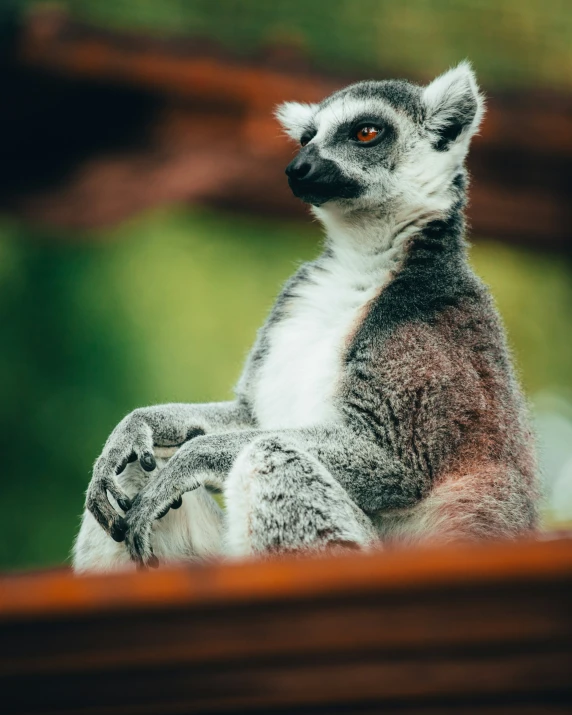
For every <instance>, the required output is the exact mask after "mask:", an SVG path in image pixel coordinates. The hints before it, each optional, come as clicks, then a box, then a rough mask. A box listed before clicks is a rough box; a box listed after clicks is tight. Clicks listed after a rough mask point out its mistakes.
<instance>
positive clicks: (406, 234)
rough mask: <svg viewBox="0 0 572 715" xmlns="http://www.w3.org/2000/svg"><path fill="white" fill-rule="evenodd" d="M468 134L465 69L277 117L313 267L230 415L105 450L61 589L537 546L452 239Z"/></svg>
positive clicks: (514, 418) (228, 408) (527, 469)
mask: <svg viewBox="0 0 572 715" xmlns="http://www.w3.org/2000/svg"><path fill="white" fill-rule="evenodd" d="M482 114H483V100H482V98H481V96H480V95H479V92H478V89H477V85H476V82H475V78H474V75H473V73H472V71H471V69H470V67H469V65H468V64H466V63H463V64H461V65H459V66H458V67H456V68H455V69H453V70H450V71H449V72H447V73H445V74H444V75H442V76H441V77H438V78H437V79H436V80H435V81H434V82H432V83H431V84H429V85H428V86H427V87H425V88H422V87H419V86H416V85H413V84H410V83H408V82H404V81H383V82H378V81H368V82H360V83H358V84H354V85H351V86H349V87H347V88H345V89H343V90H341V91H339V92H336V93H335V94H333V95H332V96H330V97H328V98H327V99H325V100H324V101H323V102H321V103H320V104H315V105H302V104H297V103H287V104H285V105H283V106H282V107H281V108H280V109H279V110H278V114H277V116H278V118H279V120H280V121H281V123H282V124H283V126H284V127H285V129H286V131H287V133H288V134H289V135H290V136H291V137H292V138H293V139H295V140H296V141H298V142H299V144H300V145H301V146H300V151H299V153H298V155H297V156H296V158H295V159H294V160H293V161H292V162H291V163H290V164H289V166H288V168H287V169H286V174H287V175H288V181H289V184H290V187H291V189H292V191H293V192H294V194H295V195H296V196H297V197H299V198H301V199H302V200H304V201H305V202H307V203H309V204H312V206H313V212H314V214H315V215H316V216H317V217H318V218H319V219H320V220H321V222H322V223H323V224H324V226H325V229H326V240H325V248H324V251H323V253H322V255H321V256H320V257H319V258H318V259H317V260H315V261H313V262H311V263H307V264H305V265H303V266H302V267H301V268H300V269H299V270H298V272H297V273H296V274H295V275H294V276H293V277H292V278H291V279H290V280H289V281H288V282H287V284H286V285H285V287H284V289H283V290H282V293H281V294H280V296H279V298H278V300H277V302H276V304H275V306H274V308H273V309H272V311H271V313H270V316H269V318H268V319H267V321H266V323H265V324H264V326H263V327H262V328H261V330H260V331H259V334H258V338H257V340H256V343H255V345H254V347H253V349H252V352H251V353H250V356H249V358H248V360H247V363H246V366H245V369H244V373H243V375H242V378H241V379H240V382H239V384H238V387H237V390H236V400H235V401H233V402H223V403H218V404H205V405H190V404H170V405H162V406H156V407H148V408H143V409H138V410H135V412H133V413H131V414H130V415H128V416H127V417H125V419H123V420H122V421H121V422H120V423H119V425H118V426H117V427H116V428H115V430H114V431H113V432H112V434H111V436H110V437H109V439H108V440H107V443H106V444H105V447H104V449H103V453H102V454H101V456H100V457H99V459H98V460H97V462H96V464H95V469H94V474H93V479H92V481H91V484H90V486H89V489H88V492H87V510H86V512H85V516H84V520H83V524H82V526H81V530H80V533H79V536H78V539H77V542H76V545H75V551H74V563H75V567H76V569H78V570H85V569H90V568H102V569H105V568H112V567H114V566H119V565H125V564H128V563H130V560H132V561H134V562H136V563H139V564H150V565H155V564H156V562H157V560H158V559H160V560H168V559H174V558H189V557H193V556H201V555H205V554H211V553H218V552H220V551H223V552H226V553H231V554H252V553H254V554H261V553H273V552H280V551H288V550H297V549H304V548H308V549H317V550H319V549H325V548H336V547H349V548H361V547H367V546H370V545H373V544H375V543H378V542H388V541H396V540H397V541H402V542H403V541H405V542H413V541H419V540H422V539H436V540H451V539H482V538H503V537H515V536H517V535H519V534H524V533H526V532H529V531H530V530H533V529H534V528H535V525H536V521H537V484H536V467H535V457H534V445H533V437H532V435H531V431H530V429H529V426H528V418H527V410H526V406H525V403H524V400H523V397H522V395H521V392H520V389H519V386H518V384H517V381H516V379H515V376H514V372H513V368H512V365H511V359H510V355H509V352H508V350H507V347H506V344H505V337H504V333H503V328H502V326H501V322H500V320H499V317H498V315H497V312H496V310H495V307H494V305H493V302H492V300H491V298H490V296H489V293H488V291H487V289H486V288H485V287H484V286H483V284H482V283H481V282H480V280H479V279H478V278H477V277H476V276H475V275H474V273H473V272H472V270H471V268H470V267H469V265H468V262H467V256H466V246H465V241H464V238H463V233H464V220H463V209H464V204H465V190H466V173H465V169H464V160H465V156H466V154H467V150H468V147H469V142H470V140H471V137H472V135H473V134H474V133H475V131H476V130H477V128H478V126H479V123H480V121H481V116H482ZM171 455H172V456H171ZM169 457H170V459H168V458H169ZM209 487H216V488H219V489H222V490H223V491H224V494H225V498H226V504H227V514H226V517H225V518H224V519H223V517H222V515H221V512H220V510H219V508H218V507H217V505H216V504H215V502H214V501H213V500H212V497H211V496H210V494H209V493H208V491H207V489H208V488H209ZM181 502H182V505H181ZM179 506H180V507H181V508H180V509H176V507H179ZM170 507H173V509H175V510H173V509H171V511H169V509H170ZM167 512H169V513H168V514H167ZM100 527H103V528H100ZM110 537H112V538H110Z"/></svg>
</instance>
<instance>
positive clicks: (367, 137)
mask: <svg viewBox="0 0 572 715" xmlns="http://www.w3.org/2000/svg"><path fill="white" fill-rule="evenodd" d="M379 133H380V130H379V129H378V128H377V127H361V129H358V130H357V132H356V139H357V140H358V142H362V143H363V144H367V142H371V141H373V140H374V139H375V138H376V137H378V136H379Z"/></svg>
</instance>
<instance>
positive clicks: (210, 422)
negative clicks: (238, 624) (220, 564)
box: [73, 402, 249, 571]
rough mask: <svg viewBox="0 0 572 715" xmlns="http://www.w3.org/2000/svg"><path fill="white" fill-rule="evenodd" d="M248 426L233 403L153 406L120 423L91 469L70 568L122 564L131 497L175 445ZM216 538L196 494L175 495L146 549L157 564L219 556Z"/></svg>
mask: <svg viewBox="0 0 572 715" xmlns="http://www.w3.org/2000/svg"><path fill="white" fill-rule="evenodd" d="M248 423H249V422H248V416H247V415H246V414H245V412H244V410H243V409H242V408H241V407H240V406H239V405H238V404H237V403H234V402H227V403H212V404H206V405H185V404H181V405H179V404H173V405H159V406H156V407H148V408H143V409H139V410H135V412H132V413H131V414H130V415H128V416H127V417H126V418H124V419H123V420H122V421H121V422H120V423H119V425H118V426H117V427H116V428H115V430H114V431H113V432H112V434H111V435H110V437H109V439H108V440H107V442H106V444H105V447H104V449H103V452H102V454H101V456H100V457H99V459H98V460H97V462H96V465H95V468H94V474H93V478H92V481H91V483H90V486H89V489H88V493H87V499H86V511H85V513H84V515H83V518H82V524H81V528H80V531H79V534H78V537H77V540H76V543H75V545H74V549H73V565H74V568H75V569H76V570H78V571H86V570H91V569H100V570H102V569H103V570H110V569H113V568H121V567H125V566H127V565H129V564H130V563H131V560H130V559H129V556H128V552H127V550H126V548H125V544H123V543H121V542H122V541H123V540H124V538H125V529H126V522H125V518H124V517H125V514H126V512H127V511H128V509H129V508H130V506H131V502H132V500H133V498H134V497H135V496H136V495H137V494H138V493H139V491H140V490H141V489H142V488H143V487H145V486H146V485H148V484H149V482H152V481H154V480H155V479H157V478H158V476H159V474H160V473H161V472H162V470H163V469H164V467H165V465H166V464H167V463H168V461H169V458H171V457H172V455H173V454H175V453H176V452H177V451H178V450H179V449H180V447H181V445H182V444H184V443H186V442H188V441H189V440H191V439H194V438H195V437H197V436H199V435H204V434H216V433H220V432H223V431H225V430H227V429H230V428H234V429H236V428H237V427H240V426H244V425H245V424H248ZM179 506H180V508H178V507H179ZM170 507H172V508H171V509H170ZM221 535H222V512H221V510H220V508H219V507H218V505H217V504H216V502H215V501H214V500H213V499H212V497H211V496H210V494H208V493H207V492H206V490H205V489H202V488H201V489H199V490H197V491H196V492H193V493H188V494H185V495H182V494H181V495H179V497H177V498H175V499H174V500H173V502H172V503H171V504H168V505H167V506H166V508H165V509H163V514H162V516H161V518H160V519H158V520H157V522H156V523H155V524H154V526H153V536H152V539H151V541H152V550H153V552H155V553H156V554H157V556H158V557H159V558H161V560H163V561H164V560H170V559H179V558H193V557H196V556H206V555H210V554H212V553H217V552H218V551H219V549H220V541H221Z"/></svg>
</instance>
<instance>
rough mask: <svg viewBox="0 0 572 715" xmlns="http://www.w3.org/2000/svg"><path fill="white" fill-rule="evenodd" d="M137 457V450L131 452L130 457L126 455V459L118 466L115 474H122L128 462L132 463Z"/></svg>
mask: <svg viewBox="0 0 572 715" xmlns="http://www.w3.org/2000/svg"><path fill="white" fill-rule="evenodd" d="M136 459H137V454H136V453H135V452H131V454H130V455H129V456H128V457H125V459H123V461H122V462H121V464H120V465H119V467H117V469H116V471H115V474H117V475H119V474H121V473H122V472H123V471H124V470H125V467H126V466H127V465H128V464H130V463H131V462H135V460H136Z"/></svg>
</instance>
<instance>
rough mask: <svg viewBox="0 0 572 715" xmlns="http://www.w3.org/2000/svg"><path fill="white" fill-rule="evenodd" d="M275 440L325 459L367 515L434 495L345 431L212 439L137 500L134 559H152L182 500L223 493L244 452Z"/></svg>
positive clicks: (252, 432)
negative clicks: (200, 492)
mask: <svg viewBox="0 0 572 715" xmlns="http://www.w3.org/2000/svg"><path fill="white" fill-rule="evenodd" d="M273 435H276V436H279V437H280V438H284V437H285V438H287V439H288V441H289V442H292V444H293V445H295V446H296V449H298V450H303V451H305V452H307V453H309V454H311V455H312V456H314V457H316V458H317V459H319V460H320V462H321V463H322V464H323V465H324V466H325V467H326V468H327V469H328V470H329V471H330V473H331V474H332V476H334V477H335V478H336V479H337V480H338V481H339V482H340V484H341V485H342V486H343V487H344V488H345V489H346V491H347V492H348V494H349V495H350V497H351V498H352V499H353V500H354V502H355V503H356V504H357V505H358V506H359V507H360V508H361V509H363V510H364V511H365V512H369V513H374V512H377V511H380V510H385V509H394V508H402V507H407V506H411V505H412V504H415V503H416V502H417V501H418V500H419V499H421V498H422V497H423V496H424V495H425V494H426V493H427V491H428V488H429V482H428V478H427V476H424V475H423V474H421V473H419V474H417V473H414V472H413V470H411V469H410V468H407V467H406V466H405V465H404V464H403V463H402V462H401V461H400V460H399V459H397V458H395V457H394V456H392V455H391V454H390V453H389V452H388V451H387V450H385V449H384V448H383V447H381V446H379V445H378V444H376V442H375V441H373V440H371V439H368V438H366V437H362V436H359V435H357V434H356V433H355V432H354V431H353V430H351V429H350V428H348V427H345V426H339V427H309V428H305V429H285V430H279V431H277V430H258V429H245V430H241V431H236V432H229V433H226V434H212V435H206V436H202V437H197V439H194V440H192V441H191V442H189V443H188V444H185V445H184V446H183V447H182V448H181V449H180V450H179V452H177V454H176V455H175V456H174V457H173V458H172V459H171V461H170V462H169V464H168V465H167V466H166V467H165V468H164V470H163V471H162V472H161V473H160V474H159V475H158V477H157V478H156V479H154V480H153V481H152V482H149V484H148V485H147V486H146V487H145V488H144V489H143V490H142V491H141V492H140V493H139V494H138V495H137V497H135V499H134V501H133V505H132V507H131V509H130V510H129V512H128V513H127V516H126V519H127V523H128V530H127V536H126V545H127V548H128V550H129V552H130V555H131V557H132V558H133V559H134V560H135V561H138V562H140V563H146V562H148V561H149V559H150V558H152V552H151V548H150V534H151V526H152V523H153V521H154V520H155V519H156V518H157V516H158V515H159V514H161V513H162V512H163V511H165V509H168V508H169V505H170V504H172V503H173V502H174V501H176V500H178V499H179V497H180V495H181V494H183V493H184V492H187V491H191V490H193V489H196V488H197V487H198V486H200V485H201V484H211V485H213V486H217V487H222V485H223V483H224V480H225V477H226V476H227V474H228V473H229V472H230V470H231V468H232V465H233V462H234V460H235V459H236V457H237V456H238V454H239V452H240V451H241V450H242V449H243V448H244V447H245V446H246V445H249V444H251V443H252V442H254V441H255V440H256V439H257V438H259V437H265V438H271V437H272V436H273ZM284 458H285V459H287V458H288V455H287V453H285V456H284Z"/></svg>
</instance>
